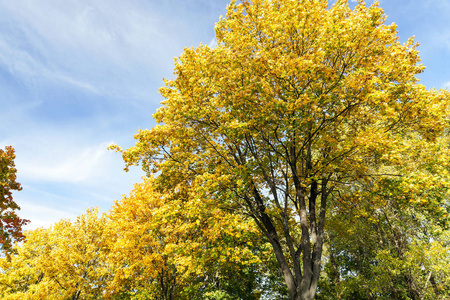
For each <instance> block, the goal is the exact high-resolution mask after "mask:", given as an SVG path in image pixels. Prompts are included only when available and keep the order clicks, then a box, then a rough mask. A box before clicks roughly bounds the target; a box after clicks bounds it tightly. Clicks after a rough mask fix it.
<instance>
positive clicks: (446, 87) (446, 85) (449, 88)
mask: <svg viewBox="0 0 450 300" xmlns="http://www.w3.org/2000/svg"><path fill="white" fill-rule="evenodd" d="M444 89H448V90H450V81H449V82H447V83H446V84H444Z"/></svg>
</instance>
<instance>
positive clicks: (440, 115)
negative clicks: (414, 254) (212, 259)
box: [117, 0, 448, 299]
mask: <svg viewBox="0 0 450 300" xmlns="http://www.w3.org/2000/svg"><path fill="white" fill-rule="evenodd" d="M384 21H385V16H384V14H383V11H382V9H381V8H380V7H379V6H378V3H377V2H375V3H374V4H373V5H372V6H370V7H367V6H366V5H365V4H364V3H363V2H362V1H360V2H359V4H358V5H357V6H356V8H355V9H353V10H351V9H350V8H349V6H348V3H347V2H346V1H336V2H335V3H334V4H333V5H329V3H328V1H324V0H305V1H276V0H272V1H269V0H254V1H245V0H244V1H241V2H239V3H237V2H236V1H232V2H231V4H230V5H229V6H228V10H227V15H226V17H225V18H223V19H221V20H220V21H219V23H218V24H217V26H216V38H217V43H218V46H217V47H215V48H210V47H208V46H206V45H200V46H198V47H196V48H188V49H185V50H184V52H183V53H182V55H181V56H180V57H179V58H178V59H177V60H176V61H175V76H176V78H175V79H173V80H165V87H163V88H161V89H160V92H161V94H162V95H163V96H164V97H165V100H164V101H163V102H162V107H161V108H160V109H158V111H157V112H156V113H155V114H154V118H155V119H156V121H157V122H158V123H160V125H158V126H155V127H154V128H152V129H150V130H141V131H140V132H139V133H138V134H137V135H136V139H137V143H136V146H134V147H132V148H130V149H128V150H127V151H125V152H124V153H123V157H124V159H125V161H126V162H127V164H128V166H129V165H133V164H138V163H141V164H142V166H143V168H144V170H145V171H147V172H148V173H149V174H152V173H156V174H159V175H158V177H157V181H158V182H159V183H160V186H161V187H163V188H164V187H165V188H167V189H171V188H174V187H176V185H177V182H191V183H192V184H194V185H195V186H196V189H197V192H198V195H208V197H210V198H214V199H217V200H218V203H220V205H221V206H223V207H227V208H228V209H232V210H234V211H235V212H236V213H242V214H246V215H249V216H251V217H252V218H253V220H254V221H255V223H256V224H257V226H258V228H259V229H260V230H261V232H262V233H263V234H264V236H265V237H266V239H267V241H268V242H269V243H270V244H271V246H272V249H273V253H274V255H275V257H276V259H277V262H278V265H279V268H280V271H281V272H282V275H283V278H284V280H285V283H286V285H287V288H288V290H289V293H290V295H291V298H292V299H313V298H314V296H315V293H316V290H317V287H318V282H319V276H320V270H321V262H322V255H323V245H324V232H325V224H326V219H327V215H330V211H333V210H334V209H335V207H336V205H337V203H339V202H344V203H358V202H359V201H361V200H362V198H363V196H364V194H365V190H366V189H367V187H371V186H375V184H376V182H377V181H378V180H379V179H380V178H394V177H408V178H409V177H413V178H416V179H417V178H420V177H421V176H422V174H418V173H415V169H416V166H417V165H418V164H419V165H420V164H423V163H429V164H432V162H433V161H427V162H423V161H420V160H419V159H421V158H423V157H421V155H419V156H418V157H416V156H415V155H417V151H418V150H419V149H420V151H424V152H425V153H428V155H430V158H431V157H434V156H436V155H441V156H444V157H447V155H448V153H447V146H446V148H445V149H441V150H443V151H439V149H438V148H436V147H434V145H435V141H436V140H437V139H438V138H439V137H441V136H442V135H443V134H444V129H445V128H446V126H447V120H448V118H447V113H446V112H447V110H448V93H447V92H446V91H434V90H427V89H425V87H424V86H422V85H420V84H419V83H418V77H417V75H418V74H420V73H421V72H422V71H423V69H424V67H423V66H422V65H421V64H419V61H420V59H419V55H418V51H417V49H416V47H417V45H418V44H417V43H416V42H414V40H413V39H412V38H410V39H409V40H408V41H407V42H406V43H405V44H401V43H400V42H399V38H398V36H397V34H396V26H395V24H391V25H385V24H384ZM117 149H119V148H117ZM119 150H120V149H119ZM444 161H445V159H444ZM399 166H404V167H399ZM445 166H446V164H445V165H444V168H445ZM421 172H423V174H424V176H425V177H424V179H423V180H425V181H426V180H428V179H429V180H433V178H434V179H437V178H435V176H438V177H439V178H438V179H437V180H438V181H439V183H440V184H442V185H443V186H447V185H446V183H447V176H446V174H444V173H436V172H437V170H435V169H434V167H431V168H430V169H429V170H428V169H424V170H421ZM436 174H439V175H436ZM415 176H417V177H415ZM441 182H442V183H441ZM408 184H410V185H411V190H410V191H411V192H413V191H419V190H421V188H420V184H421V180H415V179H411V181H408ZM418 194H420V193H415V194H413V195H414V198H415V195H418ZM377 200H379V201H383V200H382V199H377ZM373 201H374V202H376V198H374V199H373ZM411 201H412V202H414V201H420V198H417V199H413V200H411ZM426 201H427V202H428V201H432V202H433V203H430V205H431V206H433V207H434V208H436V209H437V210H438V211H440V212H441V213H444V211H445V208H443V206H442V202H443V201H444V200H443V199H442V198H439V197H435V198H432V199H428V200H426Z"/></svg>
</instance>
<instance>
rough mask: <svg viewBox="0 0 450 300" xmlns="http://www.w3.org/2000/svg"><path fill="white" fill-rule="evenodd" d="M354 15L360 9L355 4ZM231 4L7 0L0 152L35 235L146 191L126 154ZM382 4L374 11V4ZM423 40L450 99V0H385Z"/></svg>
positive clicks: (428, 77) (435, 82) (1, 10)
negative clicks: (177, 65)
mask: <svg viewBox="0 0 450 300" xmlns="http://www.w3.org/2000/svg"><path fill="white" fill-rule="evenodd" d="M350 2H351V5H352V6H354V5H355V3H354V1H353V0H351V1H350ZM228 3H229V1H228V0H158V1H156V0H145V1H144V0H127V1H122V0H65V1H60V0H40V1H34V0H0V124H1V125H0V147H2V148H4V146H8V145H11V146H13V147H14V148H15V149H16V161H15V162H16V167H17V169H18V173H17V176H18V181H19V182H20V183H21V184H22V187H23V190H22V191H20V192H14V194H13V196H14V199H15V201H16V202H17V203H18V204H19V206H20V207H21V211H20V212H19V215H20V216H21V217H22V218H26V219H29V220H31V223H30V224H29V225H27V226H26V229H34V228H38V227H48V226H50V225H51V224H52V223H54V222H57V221H59V220H60V219H68V218H71V219H73V218H75V217H76V216H77V215H80V214H82V213H84V212H85V211H86V209H87V208H89V207H93V206H98V207H99V209H100V211H102V212H106V211H108V210H109V208H110V207H111V205H112V204H113V203H114V200H119V199H121V198H122V195H125V194H129V192H130V190H131V189H132V188H133V184H134V183H137V182H141V181H142V180H141V177H142V176H143V173H142V172H141V171H140V170H139V168H134V169H131V171H130V172H128V173H126V172H124V171H123V167H124V164H123V161H122V158H121V155H120V154H118V153H115V152H113V151H108V150H107V146H108V145H109V144H113V143H114V144H118V145H119V146H121V147H122V148H124V149H125V148H128V147H130V146H132V145H133V144H134V139H133V135H134V134H135V133H136V131H137V130H138V129H139V128H141V129H146V128H151V127H152V126H154V125H155V122H154V121H153V119H152V117H151V116H152V114H153V113H154V112H155V111H156V109H157V108H158V107H159V106H160V101H162V97H161V96H160V95H159V93H158V88H159V87H161V86H162V85H163V82H162V79H163V78H173V68H174V58H176V57H178V56H180V54H181V53H182V51H183V48H184V47H188V48H189V47H195V46H198V45H199V44H200V43H203V44H213V43H214V24H215V23H216V22H217V21H218V20H219V16H220V15H225V13H226V5H227V4H228ZM371 3H373V1H367V4H371ZM380 6H381V7H382V8H383V9H384V10H385V13H386V14H387V15H388V19H387V23H389V24H390V23H392V22H395V23H396V24H397V25H398V35H399V37H400V41H402V42H404V41H406V40H407V38H408V37H409V36H415V37H416V40H417V41H418V42H420V44H421V46H420V47H419V50H420V53H421V58H422V63H423V64H424V65H425V66H426V67H427V69H426V70H425V72H424V73H422V74H421V75H420V78H421V83H423V84H424V85H425V86H426V87H427V88H436V89H440V88H450V18H449V17H448V16H450V0H381V1H380Z"/></svg>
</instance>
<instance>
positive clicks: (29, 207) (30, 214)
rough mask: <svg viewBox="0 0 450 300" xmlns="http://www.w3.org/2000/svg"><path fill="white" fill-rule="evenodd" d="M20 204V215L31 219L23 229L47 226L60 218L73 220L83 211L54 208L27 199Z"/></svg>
mask: <svg viewBox="0 0 450 300" xmlns="http://www.w3.org/2000/svg"><path fill="white" fill-rule="evenodd" d="M20 206H21V210H20V212H19V215H20V217H21V218H24V219H27V220H30V221H31V222H30V223H29V224H28V225H26V226H24V228H23V229H24V230H32V229H36V228H40V227H44V228H49V227H50V226H51V225H52V224H54V223H56V222H58V221H60V220H61V219H71V220H75V219H76V217H77V216H78V215H80V214H82V213H83V212H77V211H67V210H59V209H54V208H50V207H48V206H43V205H38V204H33V203H30V202H28V201H27V202H22V203H21V204H20Z"/></svg>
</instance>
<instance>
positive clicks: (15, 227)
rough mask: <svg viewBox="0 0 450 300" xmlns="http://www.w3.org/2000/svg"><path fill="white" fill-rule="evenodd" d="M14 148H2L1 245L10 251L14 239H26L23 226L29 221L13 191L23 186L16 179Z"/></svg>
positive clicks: (0, 161) (0, 151)
mask: <svg viewBox="0 0 450 300" xmlns="http://www.w3.org/2000/svg"><path fill="white" fill-rule="evenodd" d="M14 152H15V151H14V148H13V147H11V146H7V147H5V150H3V149H0V245H1V249H2V250H3V251H5V252H7V253H8V252H10V251H11V247H12V245H13V243H14V241H21V240H23V239H24V236H23V234H22V226H24V225H26V224H27V223H28V222H29V221H28V220H25V219H21V218H20V217H19V216H18V215H17V213H16V210H19V209H20V207H19V205H17V203H16V202H15V201H14V200H13V197H12V191H13V190H16V191H20V190H22V187H21V186H20V183H18V182H17V181H16V177H17V176H16V173H17V169H16V168H15V164H14V159H15V158H16V156H15V154H14Z"/></svg>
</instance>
